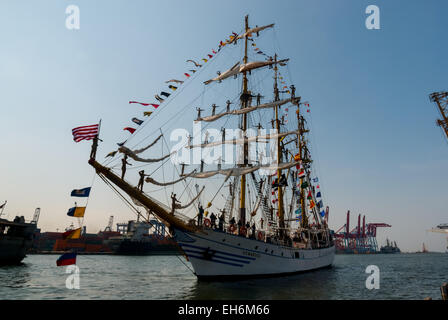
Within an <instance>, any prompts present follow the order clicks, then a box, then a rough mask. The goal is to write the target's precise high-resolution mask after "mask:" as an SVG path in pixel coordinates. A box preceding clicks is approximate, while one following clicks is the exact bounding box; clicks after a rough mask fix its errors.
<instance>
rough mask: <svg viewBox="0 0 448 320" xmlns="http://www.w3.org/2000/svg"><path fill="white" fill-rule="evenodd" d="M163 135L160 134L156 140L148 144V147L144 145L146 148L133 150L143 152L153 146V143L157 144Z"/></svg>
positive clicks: (136, 152) (137, 152)
mask: <svg viewBox="0 0 448 320" xmlns="http://www.w3.org/2000/svg"><path fill="white" fill-rule="evenodd" d="M162 136H163V134H161V135H160V136H158V137H157V138H156V140H154V141H153V142H152V143H151V144H149V145H148V146H146V147H144V148H142V149H138V150H134V151H133V152H134V153H135V154H139V153H142V152H144V151H146V150H148V149H149V148H151V147H152V146H153V145H155V144H156V143H157V141H159V140H160V138H162Z"/></svg>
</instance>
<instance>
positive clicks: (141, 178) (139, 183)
mask: <svg viewBox="0 0 448 320" xmlns="http://www.w3.org/2000/svg"><path fill="white" fill-rule="evenodd" d="M138 174H139V175H140V179H139V180H138V186H137V188H138V189H140V191H141V192H143V184H144V183H145V177H146V176H148V175H147V174H145V170H141V171H139V172H138Z"/></svg>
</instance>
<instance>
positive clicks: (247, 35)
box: [236, 23, 274, 39]
mask: <svg viewBox="0 0 448 320" xmlns="http://www.w3.org/2000/svg"><path fill="white" fill-rule="evenodd" d="M273 26H274V23H272V24H269V25H267V26H262V27H256V28H252V29H249V30H248V31H247V32H246V33H244V34H242V35H239V36H238V37H236V39H243V38H246V37H251V36H252V33H258V32H260V31H262V30H264V29H267V28H272V27H273Z"/></svg>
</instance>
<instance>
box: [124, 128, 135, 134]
mask: <svg viewBox="0 0 448 320" xmlns="http://www.w3.org/2000/svg"><path fill="white" fill-rule="evenodd" d="M123 130H127V131H129V132H130V133H131V134H133V133H134V132H135V130H136V129H134V128H131V127H126V128H124V129H123Z"/></svg>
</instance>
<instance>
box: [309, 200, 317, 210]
mask: <svg viewBox="0 0 448 320" xmlns="http://www.w3.org/2000/svg"><path fill="white" fill-rule="evenodd" d="M315 206H316V204H315V203H314V201H313V200H310V209H313V208H314V207H315Z"/></svg>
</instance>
